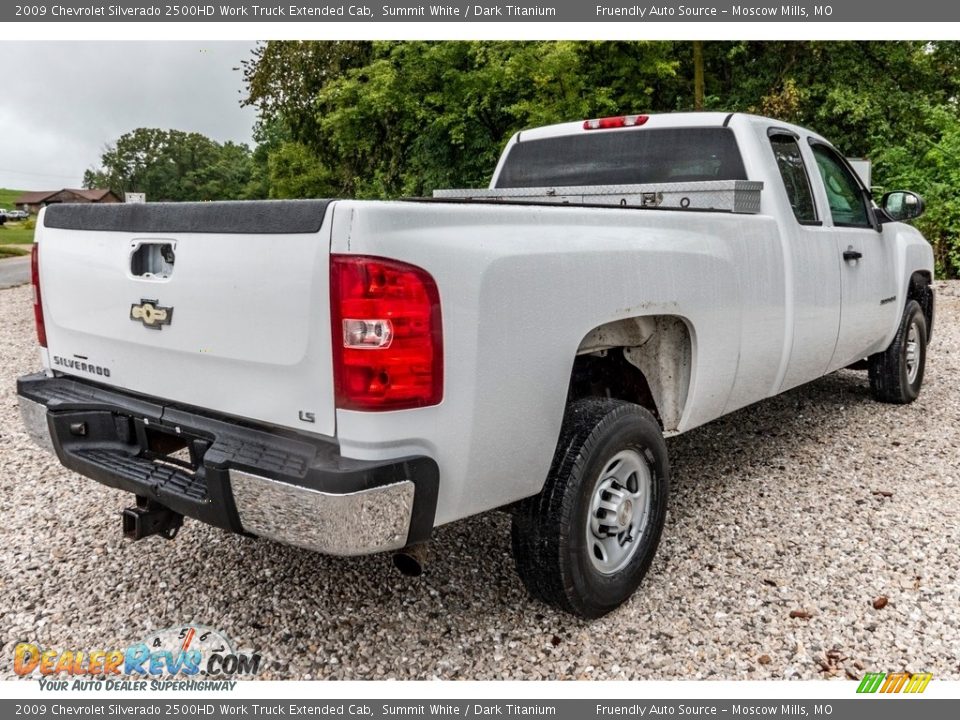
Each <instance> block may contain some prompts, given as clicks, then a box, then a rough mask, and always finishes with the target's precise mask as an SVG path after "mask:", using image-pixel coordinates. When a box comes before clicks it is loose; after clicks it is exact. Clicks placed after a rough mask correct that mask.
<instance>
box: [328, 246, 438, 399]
mask: <svg viewBox="0 0 960 720" xmlns="http://www.w3.org/2000/svg"><path fill="white" fill-rule="evenodd" d="M330 314H331V318H332V321H333V328H332V330H333V375H334V384H335V387H336V398H337V407H339V408H343V409H347V410H402V409H406V408H415V407H424V406H427V405H436V404H437V403H439V402H440V400H441V399H442V398H443V338H442V330H441V323H440V295H439V293H438V292H437V286H436V283H435V282H434V280H433V278H432V277H431V276H430V274H429V273H427V272H426V271H425V270H423V269H422V268H418V267H415V266H413V265H408V264H406V263H401V262H397V261H395V260H387V259H385V258H378V257H367V256H361V255H331V256H330Z"/></svg>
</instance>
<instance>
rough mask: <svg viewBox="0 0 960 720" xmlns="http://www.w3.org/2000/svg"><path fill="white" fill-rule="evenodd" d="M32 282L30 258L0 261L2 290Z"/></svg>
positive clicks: (25, 256) (0, 286)
mask: <svg viewBox="0 0 960 720" xmlns="http://www.w3.org/2000/svg"><path fill="white" fill-rule="evenodd" d="M28 282H30V256H29V255H24V256H23V257H15V258H6V259H4V260H0V290H3V289H5V288H11V287H15V286H17V285H23V284H24V283H28Z"/></svg>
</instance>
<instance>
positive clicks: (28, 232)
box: [0, 221, 35, 246]
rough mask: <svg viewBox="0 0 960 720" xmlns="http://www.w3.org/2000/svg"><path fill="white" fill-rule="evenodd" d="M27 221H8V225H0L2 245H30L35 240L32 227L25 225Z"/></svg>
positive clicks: (0, 244)
mask: <svg viewBox="0 0 960 720" xmlns="http://www.w3.org/2000/svg"><path fill="white" fill-rule="evenodd" d="M24 225H26V223H22V222H18V223H15V222H9V221H8V222H7V224H6V225H0V246H3V245H29V244H30V243H32V242H33V233H34V232H35V229H34V228H32V227H24Z"/></svg>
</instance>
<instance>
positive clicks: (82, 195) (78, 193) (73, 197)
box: [14, 188, 123, 215]
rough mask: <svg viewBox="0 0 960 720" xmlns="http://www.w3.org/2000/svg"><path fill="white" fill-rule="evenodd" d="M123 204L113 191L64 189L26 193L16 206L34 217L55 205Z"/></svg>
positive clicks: (16, 202)
mask: <svg viewBox="0 0 960 720" xmlns="http://www.w3.org/2000/svg"><path fill="white" fill-rule="evenodd" d="M118 202H123V200H121V199H120V198H119V197H117V196H116V195H115V194H114V193H113V191H111V190H103V189H99V188H97V189H93V190H77V189H74V188H64V189H63V190H37V191H34V192H25V193H23V195H21V196H20V197H18V198H17V199H16V200H15V201H14V204H15V205H16V206H17V209H18V210H26V211H27V212H29V213H30V214H32V215H36V214H37V213H38V212H40V208H44V207H46V206H47V205H53V204H55V203H118Z"/></svg>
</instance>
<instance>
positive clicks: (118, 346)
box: [18, 113, 934, 617]
mask: <svg viewBox="0 0 960 720" xmlns="http://www.w3.org/2000/svg"><path fill="white" fill-rule="evenodd" d="M922 209H923V204H922V201H921V200H920V198H919V197H917V196H916V195H914V194H913V193H910V192H906V191H898V192H894V193H888V194H887V195H885V196H884V198H883V199H882V201H881V202H880V206H879V207H878V206H877V205H875V204H874V203H873V201H872V200H871V196H870V192H869V190H868V189H867V188H866V187H864V185H863V183H862V182H861V180H860V179H859V178H858V176H857V175H856V173H855V172H853V171H852V169H851V167H850V165H849V163H848V162H847V161H846V160H845V159H844V158H843V157H842V156H841V155H840V154H839V153H838V152H837V151H836V150H835V149H834V148H833V147H831V145H830V144H829V143H828V142H827V141H826V140H825V139H824V138H822V137H820V136H819V135H817V134H815V133H812V132H810V131H808V130H805V129H803V128H800V127H795V126H791V125H788V124H786V123H782V122H778V121H776V120H769V119H765V118H761V117H753V116H749V115H741V114H731V115H727V114H718V113H697V114H676V115H650V116H645V115H640V116H625V117H617V118H603V119H599V120H588V121H586V122H577V123H568V124H562V125H555V126H551V127H543V128H538V129H534V130H529V131H523V132H521V133H518V134H517V135H516V136H514V137H513V138H512V139H511V140H510V142H509V144H508V145H507V147H506V149H505V151H504V153H503V155H502V158H501V160H500V162H499V165H498V167H497V168H496V171H495V173H494V175H493V179H492V181H491V184H490V188H489V189H487V190H476V191H473V190H464V191H457V190H453V191H441V192H438V193H437V197H434V198H422V199H418V200H411V201H396V202H373V201H358V200H304V201H276V202H274V201H270V202H238V203H203V204H199V203H198V204H177V205H169V204H163V203H159V204H140V205H126V206H123V205H117V206H101V205H72V206H71V205H60V206H56V205H55V206H51V207H48V208H46V210H45V211H44V212H43V213H41V216H40V219H39V223H38V232H37V245H36V246H35V249H34V257H33V281H34V285H35V288H36V306H35V310H36V321H37V329H38V335H39V340H40V345H41V348H42V349H41V358H42V362H43V368H44V369H43V371H42V372H40V373H38V374H36V375H31V376H27V377H23V378H21V379H20V381H19V388H18V389H19V397H20V406H21V410H22V414H23V418H24V421H25V424H26V427H27V428H28V430H29V432H30V433H31V434H32V435H33V436H34V437H35V438H36V440H37V441H38V442H40V443H42V444H43V445H45V446H47V447H48V448H50V449H51V450H52V451H53V452H55V453H56V454H57V456H58V457H59V459H60V461H61V462H62V463H63V464H64V465H65V466H67V467H68V468H70V469H72V470H75V471H77V472H79V473H81V474H83V475H86V476H88V477H91V478H93V479H95V480H97V481H99V482H101V483H104V484H106V485H110V486H113V487H116V488H121V489H123V490H126V491H129V492H131V493H133V494H134V495H136V498H137V502H136V505H135V506H132V507H130V508H129V509H127V510H126V511H125V512H124V515H123V520H124V529H125V532H126V533H127V535H128V536H130V537H133V538H139V537H142V536H145V535H149V534H154V533H162V534H164V535H167V536H168V537H172V536H173V535H174V534H175V533H176V530H177V528H178V527H179V526H180V522H181V520H182V517H183V516H190V517H193V518H197V519H200V520H202V521H204V522H207V523H210V524H212V525H216V526H218V527H221V528H224V529H227V530H232V531H236V532H243V533H247V534H250V535H256V536H261V537H265V538H271V539H273V540H277V541H279V542H283V543H289V544H293V545H299V546H302V547H306V548H310V549H313V550H317V551H320V552H325V553H334V554H341V555H352V554H363V553H373V552H378V551H388V550H392V551H398V550H402V549H405V548H406V549H407V550H406V551H405V552H407V553H408V554H407V555H398V557H399V558H400V560H401V561H405V562H406V563H407V564H408V565H409V564H412V563H413V562H414V558H415V556H416V550H417V548H418V547H421V546H422V543H424V542H425V541H426V540H427V539H428V538H429V537H430V534H431V531H432V530H433V528H434V527H436V526H438V525H441V524H443V523H449V522H451V521H453V520H457V519H459V518H464V517H467V516H469V515H473V514H475V513H480V512H483V511H485V510H490V509H491V508H498V507H507V506H509V509H510V511H511V512H512V515H513V531H512V532H513V550H514V554H515V556H516V563H517V568H518V571H519V574H520V576H521V578H522V580H523V582H524V583H525V585H526V587H527V588H528V589H529V591H530V592H531V593H532V594H533V595H534V596H535V597H537V598H540V599H542V600H545V601H547V602H550V603H553V604H554V605H556V606H559V607H561V608H564V609H567V610H569V611H571V612H574V613H578V614H580V615H583V616H587V617H595V616H599V615H601V614H603V613H605V612H608V611H610V610H612V609H613V608H615V607H617V606H618V605H620V604H621V603H623V602H624V601H625V600H626V599H627V598H628V597H629V596H630V595H631V593H632V592H633V591H634V590H635V588H636V587H637V585H638V584H639V583H640V581H641V579H642V577H643V575H644V573H645V572H646V570H647V568H648V567H649V565H650V562H651V559H652V558H653V555H654V552H655V551H656V548H657V544H658V542H659V538H660V534H661V530H662V527H663V524H664V517H665V513H666V507H667V494H668V487H669V477H670V469H669V461H668V458H667V452H666V447H665V444H664V440H663V437H664V435H665V434H676V433H682V432H684V431H686V430H689V429H691V428H694V427H697V426H698V425H701V424H703V423H706V422H709V421H710V420H712V419H714V418H717V417H719V416H721V415H723V414H724V413H729V412H732V411H734V410H736V409H738V408H742V407H744V406H745V405H749V404H750V403H754V402H756V401H758V400H761V399H763V398H766V397H770V396H772V395H776V394H777V393H780V392H783V391H785V390H787V389H789V388H792V387H795V386H797V385H800V384H801V383H805V382H809V381H811V380H814V379H816V378H818V377H820V376H822V375H824V374H825V373H829V372H832V371H834V370H837V369H838V368H843V367H847V366H850V365H853V364H859V365H861V366H868V367H869V379H870V385H871V387H872V389H873V392H874V394H875V395H876V397H877V398H878V399H879V400H882V401H886V402H894V403H907V402H910V401H912V400H913V399H914V398H916V397H917V393H918V392H919V390H920V385H921V382H922V380H923V369H924V361H925V356H926V345H927V341H928V340H929V337H930V331H931V327H932V324H933V313H934V296H933V291H932V288H931V279H932V273H933V258H932V251H931V248H930V246H929V245H928V244H927V242H926V241H925V240H924V239H923V237H922V236H921V235H920V233H919V232H917V231H916V230H915V229H913V228H912V227H910V226H908V225H906V224H904V223H903V222H901V221H903V220H909V219H911V218H913V217H916V216H917V215H919V213H920V212H921V211H922Z"/></svg>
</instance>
